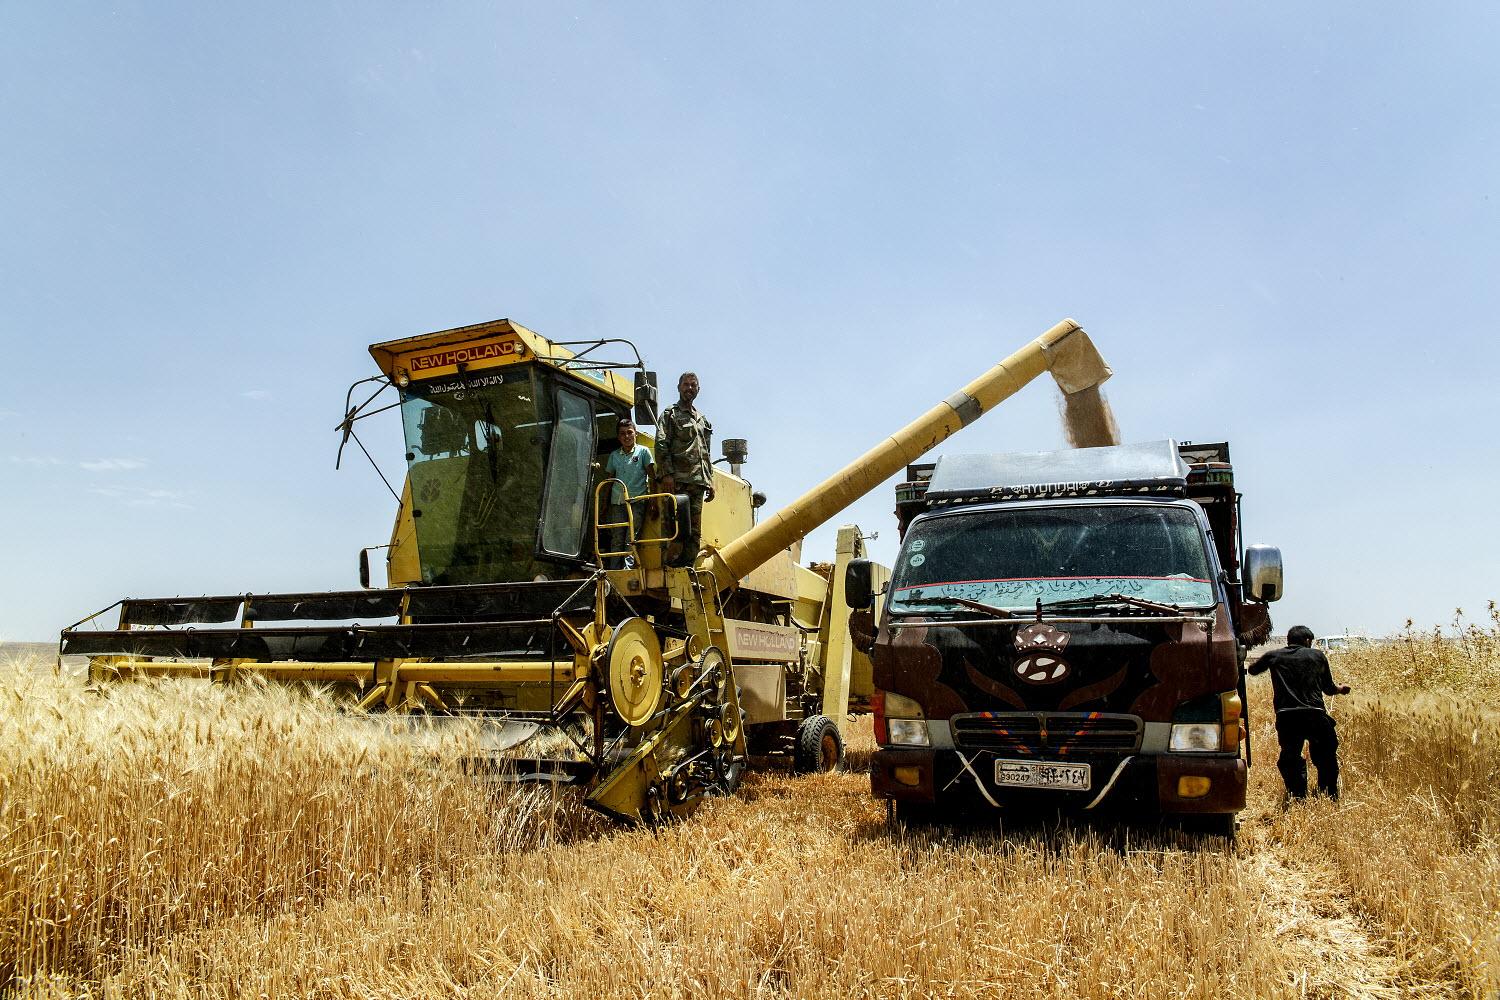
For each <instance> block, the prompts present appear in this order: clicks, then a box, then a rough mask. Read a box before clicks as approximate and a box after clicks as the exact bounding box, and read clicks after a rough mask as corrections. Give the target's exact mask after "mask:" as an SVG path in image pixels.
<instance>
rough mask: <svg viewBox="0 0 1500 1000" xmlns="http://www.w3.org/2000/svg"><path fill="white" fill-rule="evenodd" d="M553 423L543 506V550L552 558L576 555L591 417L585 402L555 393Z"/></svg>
mask: <svg viewBox="0 0 1500 1000" xmlns="http://www.w3.org/2000/svg"><path fill="white" fill-rule="evenodd" d="M556 413H557V416H556V423H555V424H554V425H553V429H552V447H551V451H550V454H549V455H548V459H547V490H546V495H545V498H544V500H543V504H542V549H543V551H545V552H548V553H551V554H552V555H560V556H576V555H578V554H579V552H580V551H581V549H582V548H583V530H584V528H585V526H586V525H587V523H588V517H587V511H588V502H589V500H590V495H589V494H590V487H591V484H592V469H591V465H592V462H593V458H594V415H593V408H592V407H591V406H590V405H589V402H588V400H586V399H584V398H583V397H581V396H577V395H574V394H573V393H571V392H569V391H567V390H566V389H558V390H557V406H556Z"/></svg>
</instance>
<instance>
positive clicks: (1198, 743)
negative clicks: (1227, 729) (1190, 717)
mask: <svg viewBox="0 0 1500 1000" xmlns="http://www.w3.org/2000/svg"><path fill="white" fill-rule="evenodd" d="M1237 724H1238V723H1236V725H1237ZM1222 737H1223V734H1222V733H1221V732H1220V728H1219V723H1217V722H1174V723H1173V724H1172V738H1171V739H1170V740H1169V741H1168V744H1167V745H1168V747H1169V748H1170V749H1172V750H1179V751H1185V752H1187V753H1203V752H1206V751H1215V750H1219V749H1221V748H1222V746H1223V742H1222Z"/></svg>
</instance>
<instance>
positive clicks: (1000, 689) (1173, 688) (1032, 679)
mask: <svg viewBox="0 0 1500 1000" xmlns="http://www.w3.org/2000/svg"><path fill="white" fill-rule="evenodd" d="M1215 618H1216V623H1215V626H1214V632H1213V633H1210V632H1209V631H1208V626H1206V625H1203V624H1200V623H1198V622H1163V621H1157V620H1152V619H1150V618H1142V619H1141V620H1140V621H1139V622H1129V623H1124V624H1121V623H1103V622H1100V623H1094V622H1085V623H1076V622H1068V623H1057V622H1043V623H1037V622H1035V621H1034V620H1032V621H1026V620H1022V621H1017V622H1015V623H1009V622H1006V623H997V624H995V625H982V626H966V627H957V626H952V625H945V624H943V623H942V622H941V621H933V622H927V623H924V624H910V623H902V624H900V625H899V626H898V628H897V629H896V630H895V635H894V636H893V637H891V636H889V633H888V632H886V630H882V632H883V633H884V634H882V635H881V641H880V643H879V644H878V645H877V646H876V648H875V654H874V661H875V686H876V687H878V688H881V689H884V690H887V691H894V692H896V693H898V694H904V695H906V696H907V697H910V698H915V699H916V700H917V701H918V702H919V703H920V704H921V705H922V706H923V708H924V710H925V711H926V713H927V717H928V718H931V719H944V718H948V717H950V716H952V715H955V714H959V713H962V712H977V711H1042V712H1073V711H1079V712H1086V711H1095V712H1111V713H1124V714H1129V715H1136V716H1140V717H1141V718H1144V719H1150V720H1163V721H1164V720H1167V719H1169V718H1170V717H1171V714H1172V711H1173V709H1175V708H1176V707H1177V705H1178V704H1180V703H1181V702H1183V701H1186V700H1188V699H1190V698H1193V697H1196V696H1198V695H1203V694H1209V693H1213V692H1218V691H1227V690H1230V689H1232V688H1233V687H1234V686H1235V683H1236V681H1237V679H1238V666H1237V663H1236V660H1235V655H1234V640H1233V637H1232V635H1230V634H1229V632H1228V629H1227V625H1226V624H1224V622H1223V619H1224V616H1223V615H1216V616H1215ZM1220 632H1222V633H1223V635H1222V636H1221V635H1219V633H1220ZM1216 647H1217V648H1216Z"/></svg>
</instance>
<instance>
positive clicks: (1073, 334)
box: [703, 319, 1111, 587]
mask: <svg viewBox="0 0 1500 1000" xmlns="http://www.w3.org/2000/svg"><path fill="white" fill-rule="evenodd" d="M1046 371H1050V372H1051V373H1052V377H1053V378H1054V379H1055V380H1056V381H1057V385H1058V388H1060V389H1061V390H1062V391H1063V393H1064V394H1065V395H1069V396H1071V395H1073V394H1075V393H1080V392H1084V391H1087V390H1092V389H1096V388H1097V387H1098V386H1099V385H1100V384H1101V383H1102V382H1104V380H1105V379H1107V378H1109V376H1110V375H1111V372H1110V369H1109V366H1108V365H1107V364H1105V363H1104V359H1103V358H1102V357H1100V356H1099V352H1098V351H1097V350H1096V349H1095V348H1094V345H1093V342H1092V341H1090V340H1089V335H1088V334H1087V333H1085V332H1084V330H1083V328H1082V327H1080V326H1079V325H1078V324H1077V323H1075V322H1073V320H1071V319H1065V320H1063V321H1062V322H1061V323H1058V324H1057V325H1056V326H1054V327H1053V328H1052V329H1050V330H1048V331H1047V332H1046V333H1044V334H1042V335H1041V336H1040V337H1038V338H1037V339H1036V340H1033V341H1032V342H1031V343H1029V344H1027V345H1026V346H1025V347H1023V348H1021V349H1020V350H1019V351H1016V352H1015V353H1014V354H1012V355H1011V356H1010V357H1008V358H1006V359H1005V360H1003V361H1001V362H1000V363H999V364H997V365H995V366H994V367H993V368H991V369H990V370H989V371H987V372H985V373H984V374H983V375H981V376H980V377H979V378H977V379H975V380H974V381H972V382H970V383H969V384H968V385H966V386H964V387H963V388H962V389H960V390H959V391H957V392H955V393H953V395H951V396H949V397H948V398H947V399H945V400H943V401H942V402H940V403H938V404H937V405H936V406H934V407H932V408H931V409H930V410H928V411H927V412H926V413H924V414H922V415H921V416H920V417H918V418H917V419H916V420H913V421H912V422H911V423H909V424H907V425H906V426H905V427H903V428H901V429H900V430H899V431H897V432H896V433H894V434H892V435H891V436H890V437H888V438H886V439H885V440H883V441H881V442H880V443H878V444H877V445H875V447H873V448H871V449H870V450H869V451H867V452H865V453H864V454H863V455H861V456H860V457H859V458H857V459H855V460H854V461H853V462H850V463H849V464H848V465H846V466H845V467H844V468H843V469H841V470H839V471H838V472H836V473H834V474H833V475H832V476H829V477H828V478H827V479H826V480H824V481H823V482H822V483H821V484H819V485H818V486H815V487H813V488H812V489H811V490H808V491H807V492H806V493H804V494H803V495H802V496H800V497H798V498H797V499H796V500H794V501H792V502H791V503H790V504H788V505H787V506H785V507H783V508H782V509H781V510H779V511H777V512H776V513H775V514H773V515H772V516H771V517H769V518H767V519H766V520H764V521H762V522H761V523H760V524H758V525H756V526H755V527H754V528H752V529H750V530H749V531H748V532H746V533H745V534H743V535H741V536H740V537H739V538H736V539H735V540H734V541H732V542H730V543H729V544H728V545H725V546H724V547H723V548H722V549H720V550H718V551H717V552H710V553H708V554H707V555H706V556H704V557H703V564H704V568H708V569H712V570H713V571H714V573H715V575H716V578H717V579H718V581H719V584H720V586H723V587H729V586H732V585H733V584H734V583H735V582H737V581H739V580H741V579H743V578H744V576H745V575H746V574H747V573H749V572H751V571H752V570H754V569H755V568H756V567H758V566H760V565H761V564H762V563H764V562H766V561H767V560H768V559H770V558H772V557H773V556H774V555H775V554H776V553H777V552H780V551H781V550H783V549H785V548H786V547H787V546H789V545H791V544H792V543H793V542H795V541H797V540H798V539H799V538H802V537H803V536H804V535H806V534H807V533H808V532H809V531H812V530H813V529H815V528H817V527H819V526H820V525H822V524H825V523H827V522H828V521H830V520H832V519H833V518H834V517H836V516H838V514H839V512H840V511H842V510H844V509H845V508H846V507H848V506H849V505H850V504H852V503H854V501H856V500H858V499H859V498H860V497H862V496H864V495H865V494H866V493H868V492H870V491H871V490H872V489H874V488H875V487H876V486H879V485H880V484H881V483H883V482H884V481H885V480H887V479H889V478H890V477H891V476H893V475H895V474H896V473H897V472H899V471H900V470H901V469H902V468H903V467H904V466H906V465H907V464H909V463H911V462H914V461H916V460H917V459H918V458H920V457H921V456H922V455H924V454H926V453H927V452H929V451H931V450H932V449H933V448H935V447H937V446H938V445H939V444H941V443H942V442H943V441H945V440H947V439H948V438H949V437H950V436H951V435H953V434H954V433H955V432H957V431H958V430H960V429H961V428H963V427H966V426H968V425H969V424H971V423H973V422H974V421H975V420H977V419H979V417H980V416H981V415H983V414H984V413H987V412H988V411H989V410H991V409H993V408H994V407H995V406H996V405H997V404H999V403H1001V402H1002V401H1004V400H1005V399H1008V398H1009V397H1010V396H1012V395H1014V394H1015V393H1016V392H1018V391H1019V390H1020V389H1021V388H1022V387H1023V386H1025V385H1026V384H1027V383H1028V382H1030V381H1031V380H1032V379H1034V378H1036V377H1037V376H1039V375H1041V374H1042V373H1043V372H1046Z"/></svg>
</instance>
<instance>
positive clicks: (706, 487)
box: [656, 372, 714, 566]
mask: <svg viewBox="0 0 1500 1000" xmlns="http://www.w3.org/2000/svg"><path fill="white" fill-rule="evenodd" d="M697 398H698V376H697V375H695V374H693V373H692V372H683V373H682V376H681V377H680V378H679V379H678V380H677V402H676V403H674V404H673V405H671V406H669V407H667V409H666V411H665V412H664V413H662V415H661V418H660V419H661V423H660V424H659V425H658V426H657V428H656V467H657V470H658V471H659V472H660V473H661V485H662V489H663V491H665V492H667V493H686V494H687V496H688V523H687V524H684V525H682V526H680V528H679V529H678V533H677V534H678V541H679V542H680V543H681V546H682V547H681V550H680V551H678V552H677V555H676V556H675V557H674V558H673V559H672V560H671V565H673V566H691V565H692V564H693V560H694V558H696V557H697V555H698V545H699V539H700V538H701V537H702V534H703V505H704V503H706V502H707V501H710V500H712V499H713V498H714V469H713V456H712V449H713V437H714V427H713V424H710V423H709V422H708V418H707V417H705V416H704V415H703V414H702V413H701V412H700V411H699V410H697V409H694V407H693V401H694V400H695V399H697Z"/></svg>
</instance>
